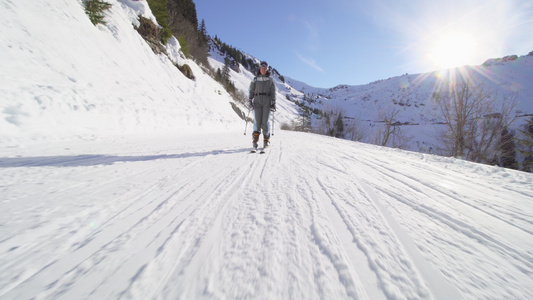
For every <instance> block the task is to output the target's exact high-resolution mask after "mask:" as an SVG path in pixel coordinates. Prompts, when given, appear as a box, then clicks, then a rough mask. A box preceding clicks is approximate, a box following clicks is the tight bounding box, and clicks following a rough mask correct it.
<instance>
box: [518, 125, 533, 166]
mask: <svg viewBox="0 0 533 300" xmlns="http://www.w3.org/2000/svg"><path fill="white" fill-rule="evenodd" d="M520 132H521V133H522V135H523V138H522V139H520V140H518V144H519V145H520V148H519V150H518V151H519V152H520V153H521V154H522V155H523V156H524V161H523V162H522V167H521V168H520V170H522V171H526V172H531V168H532V167H533V117H531V119H529V120H528V121H527V123H526V124H525V126H524V128H523V129H520Z"/></svg>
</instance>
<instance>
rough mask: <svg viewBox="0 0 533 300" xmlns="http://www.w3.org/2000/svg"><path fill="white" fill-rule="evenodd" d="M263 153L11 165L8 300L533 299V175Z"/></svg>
mask: <svg viewBox="0 0 533 300" xmlns="http://www.w3.org/2000/svg"><path fill="white" fill-rule="evenodd" d="M248 142H249V141H248V137H246V138H244V139H243V138H242V135H240V137H239V136H238V134H219V135H213V136H201V137H199V138H196V139H194V138H193V139H190V140H186V141H183V140H181V141H179V142H178V141H172V140H171V141H169V140H168V139H166V140H158V141H157V140H156V141H155V142H154V141H150V142H148V143H147V142H146V141H140V142H135V143H134V142H129V143H126V142H124V141H113V142H112V143H110V144H109V145H107V144H105V146H104V145H101V144H98V145H92V144H91V143H89V142H87V143H81V142H80V143H79V145H72V147H69V151H68V153H69V154H68V155H67V154H64V153H63V152H65V151H63V152H61V151H59V150H58V149H54V147H50V148H38V147H37V148H35V149H32V150H28V151H29V152H25V154H24V155H17V154H16V151H17V150H16V149H4V150H2V153H0V182H2V183H1V185H0V191H1V193H2V199H1V200H0V214H1V218H0V229H1V230H2V233H3V234H2V236H1V237H0V271H1V272H0V298H2V299H29V298H35V299H74V298H89V299H132V298H133V299H148V298H159V299H378V300H379V299H461V298H462V299H527V298H532V297H533V291H532V290H531V286H532V284H533V279H532V270H533V253H532V252H531V249H533V248H532V246H533V242H532V239H531V234H532V232H533V228H532V224H533V212H532V211H531V208H530V207H527V206H524V205H523V204H524V203H528V202H531V200H533V199H532V196H531V195H530V191H531V190H532V189H531V188H532V186H533V183H532V180H531V175H530V174H525V173H520V172H514V171H505V170H503V169H499V168H493V167H489V166H480V165H476V164H470V163H465V162H461V161H451V160H448V159H446V158H434V157H432V156H429V155H421V154H417V153H408V152H402V151H397V150H393V149H385V148H379V147H375V146H370V145H365V144H359V143H352V142H347V141H341V140H337V139H333V138H327V137H322V136H315V135H309V134H298V133H292V132H281V133H278V134H277V135H276V136H274V137H273V138H272V146H271V147H270V149H269V151H268V153H267V154H264V155H260V154H250V153H249V148H248V147H249V145H248ZM198 145H201V146H198ZM236 145H237V146H236ZM238 145H241V146H238ZM32 151H33V152H32ZM41 152H44V153H45V154H39V155H31V153H41ZM59 152H61V153H59ZM446 160H448V161H446ZM517 182H518V184H517ZM502 282H505V283H506V284H505V285H503V284H502Z"/></svg>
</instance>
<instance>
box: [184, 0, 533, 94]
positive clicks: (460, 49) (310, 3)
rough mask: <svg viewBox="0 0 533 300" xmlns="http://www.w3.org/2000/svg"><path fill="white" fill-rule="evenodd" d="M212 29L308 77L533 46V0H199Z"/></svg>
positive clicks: (450, 61)
mask: <svg viewBox="0 0 533 300" xmlns="http://www.w3.org/2000/svg"><path fill="white" fill-rule="evenodd" d="M194 2H195V4H196V9H197V12H198V20H199V21H201V20H202V19H203V20H205V22H206V27H207V31H208V34H209V35H211V36H215V35H216V36H218V37H219V38H220V39H221V40H222V41H224V42H225V43H227V44H229V45H232V46H234V47H236V48H238V49H240V50H242V51H244V52H247V53H250V54H251V55H253V56H255V57H257V58H258V59H261V60H266V61H267V62H269V64H270V65H271V66H272V67H274V68H276V69H277V70H278V71H279V72H280V73H281V74H282V75H285V76H289V77H291V78H293V79H296V80H300V81H303V82H305V83H307V84H309V85H312V86H315V87H322V88H330V87H334V86H336V85H339V84H349V85H358V84H367V83H370V82H372V81H375V80H379V79H387V78H389V77H393V76H399V75H402V74H405V73H409V74H418V73H424V72H430V71H435V70H440V69H446V68H452V67H458V66H462V65H465V64H468V65H480V64H482V63H483V62H484V61H485V60H486V59H488V58H495V57H502V56H505V55H510V54H516V55H525V54H527V53H529V52H530V51H533V0H492V1H491V0H447V1H437V0H372V1H368V0H367V1H365V0H321V1H318V0H306V1H303V0H285V1H279V0H269V1H266V0H263V1H257V0H225V1H213V0H194Z"/></svg>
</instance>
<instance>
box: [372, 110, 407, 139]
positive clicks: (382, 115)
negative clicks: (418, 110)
mask: <svg viewBox="0 0 533 300" xmlns="http://www.w3.org/2000/svg"><path fill="white" fill-rule="evenodd" d="M399 114H400V109H399V108H397V107H396V106H392V108H389V109H388V110H380V111H379V112H378V119H379V122H380V123H381V125H380V126H378V128H377V131H376V135H375V139H374V143H375V144H376V145H380V146H388V147H393V148H400V149H405V148H406V147H407V146H408V144H409V142H410V141H411V139H412V137H408V136H406V135H405V133H404V132H403V130H402V128H401V122H400V121H399V120H398V115H399Z"/></svg>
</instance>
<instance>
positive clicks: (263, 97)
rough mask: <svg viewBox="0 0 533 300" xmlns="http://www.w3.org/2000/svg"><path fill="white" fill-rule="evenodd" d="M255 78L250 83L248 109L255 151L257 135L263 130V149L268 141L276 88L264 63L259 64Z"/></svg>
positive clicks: (274, 109) (274, 107)
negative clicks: (251, 121)
mask: <svg viewBox="0 0 533 300" xmlns="http://www.w3.org/2000/svg"><path fill="white" fill-rule="evenodd" d="M256 75H257V76H256V77H255V78H254V79H253V80H252V82H251V83H250V88H249V96H248V99H249V102H250V109H253V110H254V133H253V141H252V146H253V147H254V151H255V150H257V143H258V141H259V135H260V134H261V130H263V149H265V148H267V147H268V145H269V139H270V124H269V122H268V118H269V117H270V111H271V110H272V111H276V86H275V84H274V80H273V79H272V78H270V71H269V70H268V64H267V63H266V61H262V62H261V68H260V69H259V71H257V74H256Z"/></svg>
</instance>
